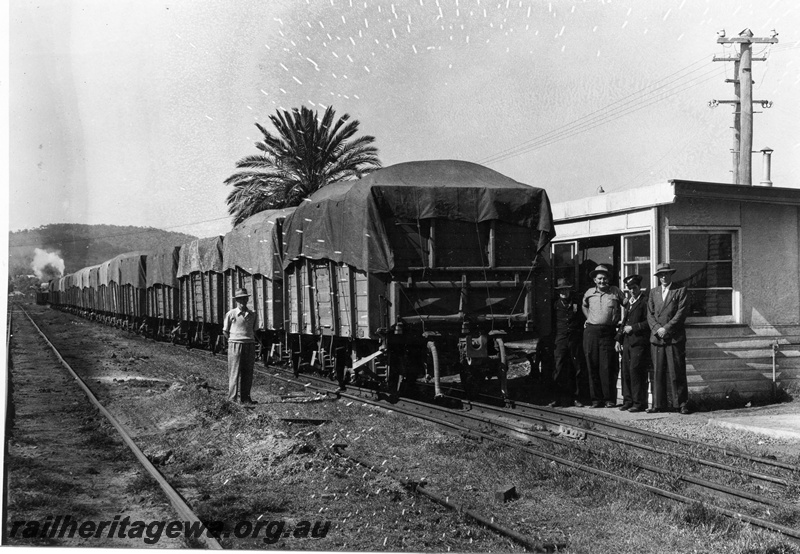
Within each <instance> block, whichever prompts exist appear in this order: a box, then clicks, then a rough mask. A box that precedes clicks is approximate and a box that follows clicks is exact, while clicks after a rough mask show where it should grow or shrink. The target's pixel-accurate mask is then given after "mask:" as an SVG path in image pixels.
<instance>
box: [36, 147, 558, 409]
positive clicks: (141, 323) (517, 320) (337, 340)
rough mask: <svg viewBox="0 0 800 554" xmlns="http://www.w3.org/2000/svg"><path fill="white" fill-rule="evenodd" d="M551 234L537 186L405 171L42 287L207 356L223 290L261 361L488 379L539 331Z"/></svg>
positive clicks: (439, 163)
mask: <svg viewBox="0 0 800 554" xmlns="http://www.w3.org/2000/svg"><path fill="white" fill-rule="evenodd" d="M553 236H554V227H553V220H552V214H551V211H550V202H549V199H548V197H547V194H546V192H545V191H544V190H543V189H540V188H536V187H531V186H528V185H524V184H521V183H518V182H516V181H514V180H512V179H510V178H508V177H505V176H503V175H501V174H500V173H497V172H496V171H493V170H491V169H488V168H486V167H483V166H480V165H477V164H473V163H469V162H463V161H452V160H435V161H420V162H408V163H401V164H397V165H393V166H390V167H387V168H384V169H381V170H379V171H376V172H374V173H372V174H370V175H368V176H367V177H365V178H362V179H359V180H354V181H345V182H339V183H334V184H331V185H327V186H325V187H323V188H322V189H320V190H319V191H317V192H316V193H315V194H313V195H312V196H311V197H310V198H307V199H306V200H305V201H304V202H302V203H301V205H300V206H298V207H297V208H289V209H285V210H275V211H266V212H262V213H259V214H256V215H255V216H253V217H251V218H249V219H248V220H246V221H244V222H243V223H242V224H240V225H238V226H237V227H235V228H234V229H233V230H232V231H230V232H229V233H228V234H226V235H225V236H224V237H211V238H206V239H199V240H195V241H192V242H190V243H187V244H184V245H181V246H177V247H174V248H170V249H166V250H161V251H156V252H150V253H132V254H123V255H121V256H117V257H116V258H114V259H113V260H109V261H108V262H105V263H104V264H100V266H95V267H93V268H85V269H82V270H80V271H78V272H76V273H74V274H71V275H67V276H65V277H62V278H61V279H59V280H54V281H51V283H50V288H49V302H50V304H52V305H53V306H56V307H60V308H64V309H69V310H72V311H75V312H79V313H82V314H84V315H86V316H89V317H91V318H95V319H100V320H102V321H106V322H108V323H112V324H115V325H119V326H122V327H126V328H129V329H131V330H137V331H140V332H144V333H146V334H149V335H151V336H154V337H155V338H159V339H165V340H173V341H175V342H182V343H185V344H187V345H193V346H194V345H202V346H205V347H208V348H211V349H213V350H216V349H217V348H219V346H220V340H219V337H220V335H221V322H222V316H223V315H224V313H225V312H226V311H227V309H229V308H230V307H232V306H233V299H232V295H233V291H234V290H235V289H237V288H239V287H245V288H247V289H248V291H250V292H251V294H252V302H253V308H254V309H255V310H256V311H257V313H258V321H259V329H258V337H259V340H260V343H261V351H262V357H263V358H264V359H265V361H269V360H273V359H277V358H282V359H283V360H285V361H286V362H291V364H292V366H293V368H294V369H295V371H296V372H298V371H302V370H304V369H306V368H312V369H314V370H317V371H321V372H323V373H327V374H330V375H335V376H336V377H337V379H338V380H339V381H340V383H341V384H342V385H344V383H345V382H346V381H347V379H348V377H347V376H349V378H350V379H360V380H366V381H371V382H374V383H378V384H379V385H380V386H381V387H385V388H386V389H388V390H389V391H391V392H402V391H403V389H404V387H405V385H407V384H409V383H411V382H413V381H415V380H416V379H417V378H419V377H422V376H423V374H424V376H425V377H426V378H428V379H431V380H432V381H433V383H434V387H435V394H436V395H441V379H442V377H443V376H445V375H451V374H460V376H461V381H462V384H463V385H464V386H465V387H467V388H469V387H471V386H474V385H475V384H476V383H477V382H479V381H480V380H481V379H482V378H484V377H486V376H490V375H497V376H498V378H499V379H500V385H501V390H502V391H503V393H504V394H506V393H507V390H506V385H505V377H506V371H507V367H508V354H507V344H508V343H509V342H514V343H515V344H523V345H524V344H525V343H527V344H528V346H529V348H528V350H530V349H531V348H532V345H533V344H535V341H536V340H537V339H538V338H539V337H541V336H545V335H547V334H548V333H549V332H550V301H551V296H552V288H551V283H550V273H551V270H550V266H549V253H548V249H547V245H548V244H549V242H550V240H551V239H552V238H553Z"/></svg>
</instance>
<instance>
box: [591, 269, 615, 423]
mask: <svg viewBox="0 0 800 554" xmlns="http://www.w3.org/2000/svg"><path fill="white" fill-rule="evenodd" d="M589 276H590V277H591V278H592V279H593V280H594V284H595V286H594V287H592V288H590V289H589V290H587V291H586V294H584V295H583V301H582V302H581V308H582V310H583V315H584V316H586V328H585V329H584V331H583V351H584V354H585V355H586V366H587V367H588V369H589V392H590V394H591V396H592V408H602V407H603V406H605V407H606V408H613V407H614V406H616V405H617V373H618V372H619V364H618V361H617V360H618V356H617V351H616V347H615V345H616V343H615V342H614V336H615V335H616V332H617V324H618V323H619V321H620V318H621V317H622V304H623V302H624V300H625V299H624V297H623V295H622V291H621V290H619V289H618V288H617V287H615V286H612V285H611V281H610V278H611V277H610V276H611V271H610V270H609V269H608V267H607V266H605V265H598V266H597V267H596V268H595V269H594V271H592V272H591V273H590V274H589Z"/></svg>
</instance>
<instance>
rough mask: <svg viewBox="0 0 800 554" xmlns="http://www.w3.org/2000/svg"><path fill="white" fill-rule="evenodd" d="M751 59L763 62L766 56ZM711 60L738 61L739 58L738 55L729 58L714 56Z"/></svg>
mask: <svg viewBox="0 0 800 554" xmlns="http://www.w3.org/2000/svg"><path fill="white" fill-rule="evenodd" d="M751 60H752V61H754V62H765V61H767V58H751ZM711 61H712V62H738V61H740V59H739V57H738V56H736V57H730V58H718V57H716V56H714V58H712V60H711Z"/></svg>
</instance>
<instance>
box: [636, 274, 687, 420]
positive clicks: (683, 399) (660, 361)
mask: <svg viewBox="0 0 800 554" xmlns="http://www.w3.org/2000/svg"><path fill="white" fill-rule="evenodd" d="M675 271H677V270H675V269H673V268H671V267H670V265H669V264H668V263H660V264H658V267H657V268H656V271H655V276H656V277H657V278H658V281H659V286H657V287H653V289H652V290H651V291H650V298H649V299H648V301H647V322H648V323H649V324H650V344H651V352H652V357H653V368H654V370H653V407H652V408H650V409H648V410H647V411H648V412H649V413H653V412H661V411H666V410H667V409H668V395H667V390H668V389H667V387H669V392H670V395H669V396H670V397H671V399H672V402H673V403H674V406H673V407H675V408H678V409H679V410H680V412H681V413H682V414H688V413H690V412H689V406H688V404H689V385H688V383H687V382H686V331H685V329H684V322H685V321H686V317H687V316H688V314H689V305H688V299H687V295H686V289H685V288H684V287H679V286H676V285H675V283H673V282H672V274H673V273H675Z"/></svg>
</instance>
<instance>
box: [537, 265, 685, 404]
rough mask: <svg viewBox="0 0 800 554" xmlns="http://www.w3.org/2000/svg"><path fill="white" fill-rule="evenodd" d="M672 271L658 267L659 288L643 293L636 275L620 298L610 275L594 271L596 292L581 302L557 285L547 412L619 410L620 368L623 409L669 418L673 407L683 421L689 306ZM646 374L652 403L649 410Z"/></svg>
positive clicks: (567, 287)
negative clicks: (550, 396)
mask: <svg viewBox="0 0 800 554" xmlns="http://www.w3.org/2000/svg"><path fill="white" fill-rule="evenodd" d="M675 271H676V270H675V269H672V268H671V267H670V265H669V264H667V263H662V264H659V265H658V267H657V269H656V272H655V277H656V278H657V279H658V281H659V285H658V286H656V287H653V288H652V289H651V290H650V292H649V294H645V291H644V290H643V289H642V288H641V284H642V276H641V275H638V274H633V275H628V276H627V277H625V278H624V280H623V283H624V287H625V290H624V292H623V291H621V290H620V289H619V288H618V287H616V286H613V285H612V284H611V281H610V278H611V277H610V276H611V272H610V270H609V268H608V267H607V266H605V265H598V266H597V267H596V268H595V269H594V270H593V271H592V272H591V273H590V274H589V276H590V277H591V279H592V280H593V281H594V286H593V287H591V288H590V289H589V290H587V291H586V292H585V293H584V295H583V297H582V298H581V300H580V301H577V300H576V299H575V298H574V297H573V286H572V284H571V283H570V282H569V281H568V280H567V279H563V278H561V279H559V280H558V282H557V285H556V287H555V289H556V293H557V298H556V299H555V302H554V310H553V312H554V313H553V319H554V325H553V342H552V346H553V358H554V360H553V361H554V367H553V374H552V382H553V385H554V393H555V394H554V396H555V400H553V402H551V403H550V406H551V407H557V406H573V405H574V406H577V407H583V406H584V403H583V400H587V399H588V400H590V402H591V404H590V406H591V407H592V408H603V407H605V408H614V407H616V406H617V375H618V374H619V373H620V369H621V374H622V398H623V401H622V406H620V408H619V409H620V410H624V411H629V412H643V411H646V412H647V413H655V412H663V411H668V410H669V409H670V404H671V405H672V407H674V408H676V409H677V410H678V411H680V413H682V414H688V413H690V411H689V388H688V384H687V381H686V333H685V330H684V322H685V320H686V316H687V315H688V299H687V295H686V289H685V288H684V287H680V286H677V285H676V284H675V283H673V282H672V274H673V273H675ZM620 362H621V364H620ZM620 365H621V367H620ZM651 368H652V369H653V374H652V394H653V404H652V406H651V407H648V403H647V392H648V375H649V371H650V369H651ZM584 371H586V372H587V373H588V375H587V376H586V377H588V388H589V390H588V396H587V394H586V392H587V391H585V390H584V389H585V385H584V381H585V379H584V377H585V376H584Z"/></svg>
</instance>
